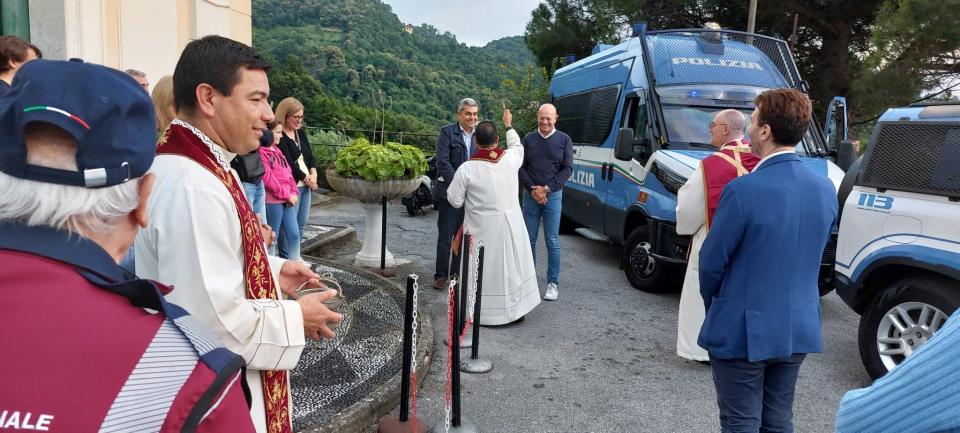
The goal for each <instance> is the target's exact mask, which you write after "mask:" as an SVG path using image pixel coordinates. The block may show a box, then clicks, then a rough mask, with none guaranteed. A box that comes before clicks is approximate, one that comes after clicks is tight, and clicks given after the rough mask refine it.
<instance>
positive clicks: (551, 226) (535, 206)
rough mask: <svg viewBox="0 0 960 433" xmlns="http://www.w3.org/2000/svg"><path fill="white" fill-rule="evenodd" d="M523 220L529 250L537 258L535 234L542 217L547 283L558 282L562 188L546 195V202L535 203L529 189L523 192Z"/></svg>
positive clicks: (538, 230) (538, 229)
mask: <svg viewBox="0 0 960 433" xmlns="http://www.w3.org/2000/svg"><path fill="white" fill-rule="evenodd" d="M521 206H522V207H523V222H524V223H526V225H527V235H529V236H530V251H532V252H533V260H534V263H536V260H537V235H538V234H539V232H540V220H541V219H543V240H544V243H546V244H547V283H548V284H549V283H559V282H560V211H561V210H562V209H563V190H560V191H554V192H551V193H550V194H549V195H547V204H540V203H537V201H536V200H534V199H533V196H532V195H530V191H524V192H523V203H522V204H521Z"/></svg>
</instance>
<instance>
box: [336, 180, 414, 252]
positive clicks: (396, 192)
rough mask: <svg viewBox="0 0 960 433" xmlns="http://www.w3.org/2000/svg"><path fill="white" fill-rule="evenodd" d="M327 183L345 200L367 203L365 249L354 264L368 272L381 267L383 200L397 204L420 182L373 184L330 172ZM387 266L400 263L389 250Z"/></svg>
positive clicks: (385, 181)
mask: <svg viewBox="0 0 960 433" xmlns="http://www.w3.org/2000/svg"><path fill="white" fill-rule="evenodd" d="M326 175H327V183H329V184H330V187H331V188H332V189H333V190H334V191H336V192H338V193H340V194H343V195H345V196H348V197H353V198H355V199H357V200H359V201H360V202H362V203H363V208H364V213H365V214H366V222H365V223H364V225H365V228H364V233H363V247H362V248H360V252H358V253H357V257H356V259H354V262H353V263H354V264H355V265H357V266H365V267H368V268H376V267H380V245H381V241H382V239H383V212H382V208H381V201H382V200H383V197H387V200H388V201H389V200H393V199H395V198H397V197H403V196H405V195H407V194H410V193H411V192H414V191H416V190H417V188H418V187H419V186H420V179H419V178H417V179H390V180H379V181H369V180H365V179H362V178H355V177H342V176H340V175H339V174H338V173H337V171H336V170H334V169H332V168H328V169H327V170H326ZM384 256H385V257H384V263H385V266H386V267H388V268H392V267H394V266H396V265H397V259H396V258H395V257H394V256H393V253H391V252H390V250H389V249H386V250H385V253H384Z"/></svg>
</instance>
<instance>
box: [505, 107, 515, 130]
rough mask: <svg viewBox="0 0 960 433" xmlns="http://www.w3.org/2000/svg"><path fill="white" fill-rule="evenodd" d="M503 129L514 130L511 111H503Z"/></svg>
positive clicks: (506, 109)
mask: <svg viewBox="0 0 960 433" xmlns="http://www.w3.org/2000/svg"><path fill="white" fill-rule="evenodd" d="M503 127H504V128H507V129H510V128H513V114H510V109H508V108H504V109H503Z"/></svg>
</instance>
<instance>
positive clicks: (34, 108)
mask: <svg viewBox="0 0 960 433" xmlns="http://www.w3.org/2000/svg"><path fill="white" fill-rule="evenodd" d="M38 110H47V111H53V112H54V113H60V114H62V115H64V116H67V117H69V118H71V119H73V120H75V121H76V122H77V123H79V124H80V125H83V127H84V128H87V129H90V125H87V122H84V121H83V119H81V118H80V117H78V116H77V115H76V114H71V113H69V112H67V111H64V110H61V109H59V108H57V107H50V106H48V105H34V106H32V107H27V108H24V109H23V112H24V113H29V112H31V111H38Z"/></svg>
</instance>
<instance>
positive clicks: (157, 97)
mask: <svg viewBox="0 0 960 433" xmlns="http://www.w3.org/2000/svg"><path fill="white" fill-rule="evenodd" d="M150 99H151V100H153V111H154V112H156V116H157V134H158V135H159V134H161V133H163V131H165V130H166V129H167V126H169V125H170V122H172V121H173V119H174V118H175V117H177V113H176V112H174V110H173V76H172V75H165V76H164V77H163V78H161V79H160V80H159V81H157V83H156V84H154V85H153V93H151V94H150Z"/></svg>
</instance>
